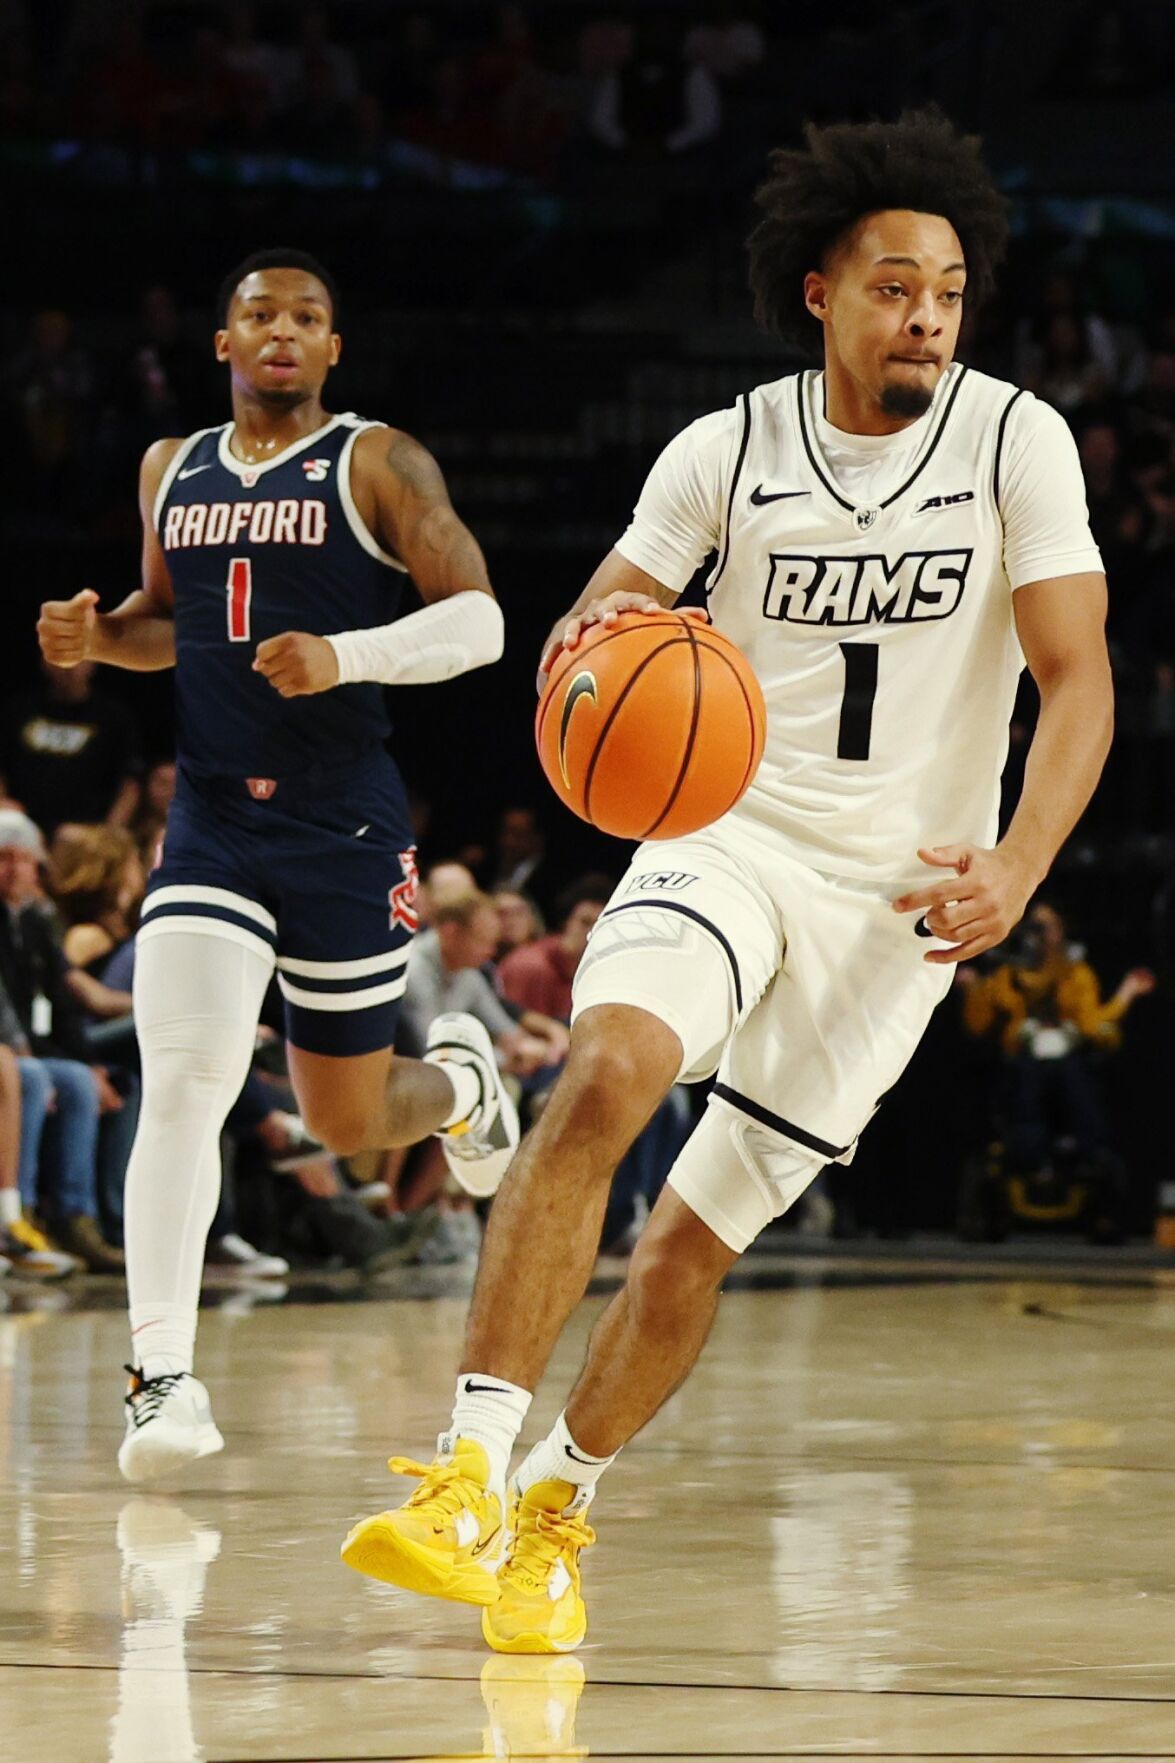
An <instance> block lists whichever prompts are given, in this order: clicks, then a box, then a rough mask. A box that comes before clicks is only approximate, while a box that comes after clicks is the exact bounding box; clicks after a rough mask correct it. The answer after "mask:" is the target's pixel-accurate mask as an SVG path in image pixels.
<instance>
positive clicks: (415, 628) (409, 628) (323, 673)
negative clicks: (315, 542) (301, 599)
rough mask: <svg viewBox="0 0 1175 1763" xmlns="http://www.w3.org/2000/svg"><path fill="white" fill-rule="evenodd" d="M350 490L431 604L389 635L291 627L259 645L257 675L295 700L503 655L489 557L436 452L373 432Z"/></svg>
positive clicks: (412, 679) (437, 675) (444, 674)
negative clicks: (453, 496) (316, 632)
mask: <svg viewBox="0 0 1175 1763" xmlns="http://www.w3.org/2000/svg"><path fill="white" fill-rule="evenodd" d="M351 492H352V495H353V496H354V498H355V506H356V509H357V510H358V513H359V517H360V519H361V520H362V521H363V523H364V525H365V526H366V527H367V529H368V531H369V532H370V533H371V534H372V536H373V537H374V538H375V539H376V540H377V542H378V543H379V544H380V545H382V546H383V548H384V549H385V550H386V551H388V552H389V553H391V554H392V555H393V556H395V557H398V558H399V559H400V561H401V562H402V563H403V564H404V565H405V567H406V568H407V570H408V572H409V574H410V575H411V577H412V579H413V581H414V582H415V584H416V587H417V589H418V591H419V593H420V597H421V599H422V600H423V601H424V603H425V605H424V610H423V612H418V613H412V614H409V616H408V618H406V619H403V620H401V621H400V623H399V624H398V625H397V626H396V627H395V628H394V630H393V627H392V626H388V627H386V629H385V630H384V631H382V632H374V631H373V632H368V633H362V632H349V633H340V634H339V636H338V637H332V638H327V637H316V636H311V635H309V634H308V633H307V632H304V631H287V632H283V634H282V635H281V636H278V637H271V638H270V639H269V640H268V641H267V642H264V643H260V644H259V645H258V648H257V658H256V661H255V663H254V665H255V668H256V670H257V672H258V673H261V674H263V675H264V677H265V678H266V679H268V681H269V683H270V684H271V685H272V686H273V687H274V689H275V690H276V691H278V692H280V693H281V695H282V696H283V697H285V698H293V697H300V696H303V695H305V694H307V693H313V692H325V691H329V690H330V689H331V687H332V686H336V685H340V684H348V683H350V682H351V681H353V680H356V679H378V680H380V681H382V682H383V683H385V684H414V683H424V682H426V681H431V680H437V679H450V678H453V677H454V676H455V675H456V674H458V673H464V672H465V671H467V669H468V668H470V667H478V666H482V665H484V664H485V663H486V662H488V661H494V660H496V659H497V658H498V655H499V654H500V653H501V640H500V639H501V613H500V612H499V611H498V608H497V602H496V601H495V599H494V592H493V589H492V588H491V586H490V580H489V574H488V572H487V570H486V563H485V558H484V556H483V555H482V551H481V547H480V545H479V544H478V542H477V540H476V539H475V538H474V536H473V534H472V533H471V532H470V531H469V528H468V527H467V526H466V525H465V523H464V521H462V520H461V518H460V516H459V515H458V514H457V512H456V510H455V509H454V507H453V504H452V502H451V501H450V499H449V492H448V490H447V488H446V486H445V480H444V477H443V475H442V473H441V470H440V467H439V466H438V465H437V462H436V460H435V459H434V458H433V456H432V454H431V453H430V452H429V451H428V449H427V448H426V447H422V446H421V444H420V442H419V441H416V440H413V438H412V436H411V435H406V434H404V433H403V432H402V431H400V430H398V429H393V430H391V431H390V438H389V431H388V430H387V429H370V430H368V431H367V432H366V433H364V434H361V435H360V436H359V437H358V439H357V441H356V443H355V450H354V455H353V458H352V464H351ZM475 596H476V598H474V597H475ZM446 602H448V603H451V604H448V605H446V604H445V603H446ZM341 649H342V650H343V654H342V656H341V655H340V650H341ZM348 661H350V666H348Z"/></svg>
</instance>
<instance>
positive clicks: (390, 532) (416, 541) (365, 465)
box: [351, 429, 493, 605]
mask: <svg viewBox="0 0 1175 1763" xmlns="http://www.w3.org/2000/svg"><path fill="white" fill-rule="evenodd" d="M364 442H366V443H367V444H366V446H364V445H363V443H364ZM351 488H352V491H353V493H354V496H355V506H356V507H357V508H358V510H359V512H360V514H361V515H362V517H363V519H364V521H365V522H366V524H367V525H368V526H369V527H370V528H371V531H372V532H373V534H374V535H375V537H376V538H377V539H378V540H379V542H380V544H381V545H383V547H384V549H385V550H387V551H391V552H392V553H393V554H394V555H395V556H396V557H398V558H399V559H400V561H401V562H402V563H404V564H405V565H406V566H407V569H408V573H409V575H410V576H411V577H412V580H413V581H414V582H415V584H416V587H417V590H418V592H419V594H420V597H421V599H422V600H423V601H424V602H425V604H426V605H431V604H432V602H433V601H435V600H445V599H448V598H449V597H450V596H451V595H453V594H464V593H467V592H469V591H470V590H471V589H472V590H475V591H476V592H478V593H481V594H489V595H490V596H491V597H492V595H493V589H492V588H491V586H490V578H489V574H488V572H487V570H486V561H485V558H484V557H483V556H482V551H481V546H480V545H479V544H478V542H477V540H476V539H475V538H474V536H473V534H472V533H471V532H470V530H469V528H468V527H467V526H466V525H465V523H464V521H463V520H462V519H461V518H460V516H459V515H458V514H457V512H456V510H455V509H454V507H453V504H452V502H451V501H450V500H449V492H448V489H447V488H446V486H445V479H444V476H443V474H442V472H441V468H440V466H439V465H438V464H437V462H436V460H435V459H434V458H433V456H432V454H431V453H430V452H429V450H428V448H427V447H423V446H421V444H420V442H419V441H416V440H413V438H412V436H411V435H406V434H405V433H404V432H403V430H401V429H392V430H390V431H389V430H387V429H371V430H369V432H368V433H367V434H366V435H361V436H360V437H359V440H358V441H357V442H356V444H355V458H354V463H353V466H352V472H351Z"/></svg>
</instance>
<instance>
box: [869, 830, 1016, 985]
mask: <svg viewBox="0 0 1175 1763" xmlns="http://www.w3.org/2000/svg"><path fill="white" fill-rule="evenodd" d="M918 856H919V858H920V859H921V860H922V862H923V863H929V864H930V865H932V867H933V868H935V869H949V870H950V871H951V872H952V873H951V875H950V878H949V879H948V880H945V881H940V882H933V883H932V884H931V885H930V887H928V888H918V889H917V890H916V891H915V892H914V893H911V894H902V895H901V897H900V898H899V899H897V900H895V901H894V903H893V909H894V911H895V912H918V913H921V914H922V916H923V918H924V920H925V924H926V930H927V932H928V934H929V935H930V936H933V937H941V938H942V939H943V940H944V941H949V942H952V943H954V945H955V947H954V948H953V949H931V950H929V951H928V952H927V954H926V955H925V957H924V959H925V960H926V961H929V962H931V963H933V964H935V965H937V966H939V967H942V966H945V965H946V964H947V963H948V962H953V961H970V960H972V959H973V957H974V956H976V955H982V954H983V951H984V950H985V949H994V948H995V946H996V944H997V943H1002V942H1003V940H1004V938H1005V937H1006V936H1007V934H1008V932H1009V931H1010V930H1011V929H1012V927H1013V925H1016V924H1019V922H1020V920H1021V919H1022V918H1023V916H1024V909H1025V907H1026V906H1027V905H1028V902H1029V900H1030V899H1031V897H1032V895H1033V893H1034V892H1035V888H1036V878H1035V877H1034V876H1032V875H1030V874H1028V872H1027V871H1026V870H1025V869H1024V867H1023V866H1022V865H1021V864H1020V863H1019V862H1018V861H1017V860H1016V858H1015V857H1013V856H1012V855H1011V854H1010V853H1009V852H1006V851H1004V850H1001V849H1000V848H999V847H998V846H997V848H996V849H995V850H994V851H988V850H985V849H984V848H983V846H982V845H937V846H935V847H934V849H933V850H921V851H919V853H918Z"/></svg>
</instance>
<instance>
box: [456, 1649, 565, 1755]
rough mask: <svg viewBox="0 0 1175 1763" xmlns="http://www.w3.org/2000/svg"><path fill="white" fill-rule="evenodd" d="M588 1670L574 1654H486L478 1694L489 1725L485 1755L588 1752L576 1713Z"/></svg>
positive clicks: (484, 1748) (485, 1739)
mask: <svg viewBox="0 0 1175 1763" xmlns="http://www.w3.org/2000/svg"><path fill="white" fill-rule="evenodd" d="M586 1681H587V1673H586V1672H585V1671H584V1668H583V1665H582V1664H581V1663H580V1661H579V1660H578V1659H572V1658H561V1659H560V1658H555V1659H525V1658H495V1659H487V1660H486V1662H485V1664H484V1665H483V1666H482V1668H481V1694H482V1700H483V1701H484V1702H485V1706H486V1716H487V1719H488V1721H489V1725H488V1726H487V1727H486V1729H485V1732H484V1733H483V1735H482V1747H483V1752H484V1755H485V1756H487V1757H537V1758H543V1757H586V1756H588V1754H589V1752H588V1748H587V1746H586V1745H577V1744H576V1742H575V1715H576V1711H577V1709H578V1707H579V1698H580V1696H581V1695H582V1694H583V1686H584V1684H585V1682H586Z"/></svg>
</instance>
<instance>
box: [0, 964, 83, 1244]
mask: <svg viewBox="0 0 1175 1763" xmlns="http://www.w3.org/2000/svg"><path fill="white" fill-rule="evenodd" d="M23 1045H24V1032H23V1030H22V1028H21V1026H20V1022H19V1020H18V1018H17V1015H16V1012H15V1010H14V1009H13V1008H12V1002H11V999H10V998H9V997H8V994H7V992H5V990H4V987H3V985H0V1275H3V1274H6V1273H14V1272H15V1273H23V1274H25V1275H27V1276H28V1277H29V1278H31V1279H64V1278H65V1277H66V1276H67V1275H68V1274H71V1273H72V1272H73V1271H74V1269H75V1268H78V1267H81V1266H82V1265H83V1263H82V1262H81V1261H80V1260H78V1259H77V1258H76V1257H75V1256H73V1255H65V1254H63V1253H62V1252H61V1251H60V1250H59V1249H55V1248H54V1247H53V1245H52V1244H51V1243H50V1241H49V1239H48V1237H46V1235H45V1234H44V1232H43V1231H42V1230H40V1229H39V1228H38V1226H37V1224H36V1223H35V1221H34V1220H33V1219H32V1218H31V1217H30V1216H29V1214H28V1213H27V1212H26V1211H25V1207H24V1201H23V1198H22V1196H21V1190H20V1153H21V1134H22V1120H21V1097H22V1092H23V1085H22V1080H21V1061H20V1058H19V1056H18V1051H17V1050H18V1049H19V1048H20V1047H21V1046H23Z"/></svg>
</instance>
